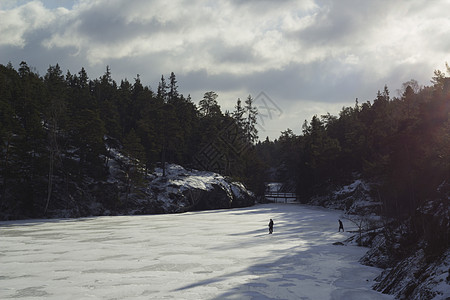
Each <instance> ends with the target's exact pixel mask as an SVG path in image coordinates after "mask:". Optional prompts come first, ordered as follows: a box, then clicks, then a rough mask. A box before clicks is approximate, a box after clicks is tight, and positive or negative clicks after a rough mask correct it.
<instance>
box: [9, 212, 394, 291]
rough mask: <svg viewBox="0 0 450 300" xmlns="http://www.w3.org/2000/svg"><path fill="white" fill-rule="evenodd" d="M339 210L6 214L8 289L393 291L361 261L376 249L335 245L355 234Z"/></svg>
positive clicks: (377, 270) (374, 270)
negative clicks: (55, 216)
mask: <svg viewBox="0 0 450 300" xmlns="http://www.w3.org/2000/svg"><path fill="white" fill-rule="evenodd" d="M340 216H341V212H340V211H335V210H327V209H324V208H318V207H310V206H303V205H298V204H293V205H292V204H264V205H256V206H253V207H250V208H241V209H233V210H215V211H205V212H191V213H185V214H177V215H173V214H171V215H149V216H119V217H95V218H83V219H60V220H28V221H13V222H1V223H0V298H1V299H17V298H19V299H346V300H351V299H358V300H361V299H393V297H392V296H388V295H383V294H380V293H378V292H375V291H373V290H371V288H370V287H371V285H372V284H373V279H374V278H375V277H376V276H377V275H378V274H379V273H380V271H381V270H379V269H376V268H372V267H367V266H363V265H360V264H359V263H358V259H359V258H360V257H361V256H362V255H363V254H364V253H365V251H367V249H365V248H360V247H357V246H335V245H332V243H334V242H337V241H342V240H344V239H345V238H346V237H348V236H349V235H350V233H347V232H345V233H342V232H341V233H338V232H337V230H338V222H337V220H338V218H340ZM270 218H272V219H273V220H274V222H275V226H274V234H272V235H269V234H268V228H267V224H268V221H269V219H270ZM344 225H347V226H346V227H349V226H350V224H345V223H344ZM346 229H348V228H346Z"/></svg>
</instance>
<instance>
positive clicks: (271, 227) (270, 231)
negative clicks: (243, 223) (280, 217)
mask: <svg viewBox="0 0 450 300" xmlns="http://www.w3.org/2000/svg"><path fill="white" fill-rule="evenodd" d="M272 232H273V220H272V219H270V221H269V234H272Z"/></svg>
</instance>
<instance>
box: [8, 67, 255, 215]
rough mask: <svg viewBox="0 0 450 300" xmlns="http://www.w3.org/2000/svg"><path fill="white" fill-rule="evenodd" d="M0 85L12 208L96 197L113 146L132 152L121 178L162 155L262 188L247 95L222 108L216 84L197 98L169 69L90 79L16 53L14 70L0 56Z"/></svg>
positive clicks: (133, 178) (29, 210) (12, 211)
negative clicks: (151, 83) (41, 70)
mask: <svg viewBox="0 0 450 300" xmlns="http://www.w3.org/2000/svg"><path fill="white" fill-rule="evenodd" d="M0 93H1V94H0V154H1V156H0V210H1V211H2V212H8V213H9V215H11V216H14V215H15V216H21V217H42V216H45V215H46V212H47V211H48V209H49V208H50V207H52V206H58V201H61V199H66V200H70V201H69V203H72V204H67V203H66V204H65V205H74V206H75V205H77V202H78V201H90V200H89V199H90V198H93V196H92V195H93V194H95V197H94V198H99V197H102V195H101V194H102V192H99V191H98V189H99V186H100V189H101V184H102V183H104V184H106V181H107V178H108V176H109V174H108V168H107V164H108V161H109V160H110V159H111V158H112V153H111V149H112V148H114V149H120V151H121V152H122V153H123V154H124V155H127V156H129V157H132V158H134V159H133V160H132V164H131V165H127V166H125V168H126V170H125V173H126V175H125V176H126V181H129V182H130V184H134V185H139V183H140V182H141V181H142V177H143V176H144V175H143V174H146V172H143V170H150V171H151V170H152V169H153V168H154V167H155V166H156V165H157V164H158V163H161V164H162V165H165V162H171V163H177V164H180V165H183V166H185V167H191V168H197V169H200V170H202V169H207V170H210V171H217V172H220V173H221V174H223V175H227V176H230V177H232V178H233V179H238V180H241V181H243V182H245V183H246V184H247V185H248V186H249V187H251V188H252V189H253V190H258V189H261V184H262V180H255V176H254V175H253V174H254V173H253V172H254V171H258V167H257V166H258V162H257V160H256V159H255V158H256V155H254V154H253V153H254V147H253V144H254V142H255V140H256V129H255V124H256V123H255V120H256V117H255V113H256V111H255V108H254V107H253V99H252V97H251V96H248V98H247V99H246V101H245V104H242V105H241V101H240V100H238V101H237V104H236V111H234V112H231V113H229V112H226V113H223V112H222V111H221V108H220V106H219V104H218V101H217V98H218V95H217V94H216V93H215V92H212V91H211V92H207V93H205V95H204V98H203V99H201V100H200V101H199V105H198V106H197V105H196V104H195V103H194V102H193V101H192V100H191V99H190V97H189V96H187V97H185V96H184V95H182V94H180V93H179V92H178V85H177V80H176V77H175V74H173V73H172V74H171V75H170V77H169V80H168V82H166V80H165V78H164V76H162V77H161V81H160V82H159V84H158V87H157V90H156V91H153V90H152V89H150V87H148V86H144V85H143V84H142V83H141V81H140V79H139V75H137V77H136V78H135V79H134V82H133V83H131V82H129V81H128V80H126V79H124V80H122V81H121V82H120V84H117V83H116V82H115V81H114V80H113V79H112V77H111V71H110V69H109V68H108V67H107V68H106V72H105V74H104V75H103V76H102V77H100V78H98V79H93V80H91V79H89V77H88V74H86V72H85V70H84V69H81V71H79V72H78V73H77V74H71V73H70V71H67V73H66V74H65V75H64V74H63V72H62V70H61V68H60V67H59V65H55V66H50V67H49V68H48V70H47V73H46V74H45V75H44V76H43V77H41V76H39V75H38V74H37V73H36V72H33V71H32V70H31V68H30V67H29V66H28V65H27V64H26V63H25V62H22V63H21V64H20V67H19V69H18V70H17V71H16V70H15V69H14V68H13V67H12V65H11V64H8V65H7V66H3V65H0ZM197 101H198V100H197ZM258 174H263V172H262V170H261V171H259V172H258ZM258 182H259V186H258ZM99 184H100V185H99ZM126 185H128V184H126ZM104 194H105V195H104V196H103V197H104V198H107V197H108V193H107V192H105V193H104ZM102 201H105V202H108V201H112V200H111V199H102ZM66 202H67V201H66Z"/></svg>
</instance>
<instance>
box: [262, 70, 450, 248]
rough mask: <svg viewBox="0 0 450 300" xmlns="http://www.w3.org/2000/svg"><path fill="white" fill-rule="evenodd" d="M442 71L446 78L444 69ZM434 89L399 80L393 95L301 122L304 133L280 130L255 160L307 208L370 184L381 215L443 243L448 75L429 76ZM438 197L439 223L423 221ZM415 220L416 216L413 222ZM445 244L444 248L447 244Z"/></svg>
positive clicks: (449, 175) (449, 184) (448, 165)
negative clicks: (356, 183) (317, 198)
mask: <svg viewBox="0 0 450 300" xmlns="http://www.w3.org/2000/svg"><path fill="white" fill-rule="evenodd" d="M446 67H447V72H448V73H450V68H449V66H448V65H446ZM431 83H432V85H430V86H425V87H420V86H419V85H418V83H417V81H415V80H410V81H408V82H405V83H404V84H403V85H402V87H401V88H400V90H399V91H398V92H399V96H397V97H391V95H390V91H389V89H388V87H387V86H385V87H384V89H383V90H382V91H378V93H377V94H376V97H375V99H374V100H373V101H372V102H370V101H367V102H364V103H359V101H358V99H356V102H355V104H354V106H351V107H343V108H342V110H341V111H340V112H339V115H338V116H334V115H331V114H329V113H328V114H324V115H321V116H314V117H313V118H312V119H311V121H310V122H307V121H305V122H304V124H303V126H302V133H301V134H299V135H296V134H294V133H293V131H292V130H290V129H287V130H286V131H284V132H282V134H281V136H280V137H279V139H277V140H275V141H269V140H268V139H266V140H265V141H263V142H260V143H258V145H257V152H258V156H259V157H261V158H263V160H264V161H265V162H268V166H272V167H273V168H276V166H281V167H279V168H278V173H277V175H276V179H277V180H278V181H284V182H291V183H292V184H293V185H294V186H295V187H296V191H297V193H298V194H299V195H300V196H301V197H302V199H303V201H305V202H307V201H308V199H309V198H310V197H311V196H314V195H321V194H322V195H325V194H326V193H327V192H330V191H332V190H333V188H335V187H339V186H342V185H344V184H349V183H351V182H352V180H355V177H359V178H363V179H366V180H367V181H369V182H371V183H373V185H372V186H373V187H374V189H373V190H372V193H373V195H372V197H373V199H375V200H378V201H379V202H381V203H382V206H381V209H382V211H381V213H382V214H383V215H384V216H387V217H389V218H394V219H397V220H407V219H409V220H411V224H412V225H411V228H410V230H409V233H410V234H416V236H420V234H423V233H424V231H428V234H429V236H433V240H434V241H435V242H437V243H440V244H441V245H445V244H446V243H448V241H449V236H448V234H449V230H448V207H449V205H450V203H449V201H450V198H449V197H450V77H446V75H445V73H444V72H441V71H439V70H437V71H435V72H434V76H433V77H432V79H431ZM434 199H438V200H439V202H437V203H442V204H441V206H442V207H441V209H438V211H440V214H441V215H443V216H445V215H447V217H442V218H441V219H440V220H439V221H437V223H436V222H435V221H432V220H431V218H430V219H428V220H425V219H423V216H421V217H419V215H420V214H421V213H420V212H419V210H420V208H421V207H422V206H423V205H424V203H425V202H426V201H428V200H434ZM419 218H422V219H421V220H419ZM447 246H448V244H447Z"/></svg>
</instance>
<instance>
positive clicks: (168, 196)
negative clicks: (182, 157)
mask: <svg viewBox="0 0 450 300" xmlns="http://www.w3.org/2000/svg"><path fill="white" fill-rule="evenodd" d="M165 173H166V174H165V176H163V170H162V169H161V168H157V169H155V171H154V172H153V173H152V174H151V176H150V178H151V180H150V181H149V183H148V185H149V186H151V189H152V191H153V193H154V195H155V197H156V199H157V200H158V201H159V202H161V203H163V207H164V210H165V211H166V212H168V213H171V212H184V211H191V210H205V209H219V208H232V207H245V206H251V205H253V204H254V203H255V197H254V195H253V193H251V192H250V191H248V190H247V189H246V188H245V186H244V185H243V184H242V183H239V182H233V181H231V180H230V179H228V178H226V177H224V176H222V175H220V174H217V173H214V172H207V171H198V170H186V169H184V168H183V167H182V166H179V165H175V164H168V165H166V171H165Z"/></svg>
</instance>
